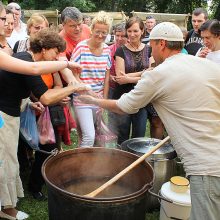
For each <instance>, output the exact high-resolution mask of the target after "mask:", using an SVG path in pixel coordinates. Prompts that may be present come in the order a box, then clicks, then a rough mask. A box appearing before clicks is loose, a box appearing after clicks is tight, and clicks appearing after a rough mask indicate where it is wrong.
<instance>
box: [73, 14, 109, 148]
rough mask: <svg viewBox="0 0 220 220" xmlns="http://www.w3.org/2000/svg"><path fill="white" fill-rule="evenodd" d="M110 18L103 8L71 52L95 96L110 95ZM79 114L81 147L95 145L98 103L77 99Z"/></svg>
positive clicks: (76, 107)
mask: <svg viewBox="0 0 220 220" xmlns="http://www.w3.org/2000/svg"><path fill="white" fill-rule="evenodd" d="M110 25H111V21H110V18H109V17H108V16H107V14H106V13H105V12H103V11H101V12H99V13H98V14H97V16H96V17H95V18H94V19H93V20H92V24H91V32H92V33H91V38H90V39H88V40H85V41H82V42H80V43H79V44H78V45H77V46H76V48H75V50H74V51H73V54H72V58H71V60H72V61H75V62H77V63H78V64H80V65H82V67H83V70H82V73H81V74H80V75H78V76H76V77H78V80H79V81H80V82H82V83H84V84H86V85H89V86H90V87H91V89H92V91H93V94H94V95H95V96H101V97H104V98H107V97H108V90H109V73H110V67H111V55H110V49H109V47H108V45H107V44H105V43H104V41H105V39H106V36H107V35H108V33H109V29H110ZM74 104H75V111H76V117H77V121H78V125H79V129H80V130H81V136H82V137H81V143H80V147H92V146H93V145H94V141H95V126H94V123H95V116H96V111H97V107H95V106H92V105H86V104H84V103H79V102H77V101H75V102H74Z"/></svg>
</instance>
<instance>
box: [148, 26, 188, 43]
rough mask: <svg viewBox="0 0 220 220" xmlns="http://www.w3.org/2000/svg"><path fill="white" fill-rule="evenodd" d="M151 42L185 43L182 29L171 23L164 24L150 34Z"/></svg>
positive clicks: (156, 27)
mask: <svg viewBox="0 0 220 220" xmlns="http://www.w3.org/2000/svg"><path fill="white" fill-rule="evenodd" d="M149 39H150V40H167V41H184V39H183V33H182V31H181V30H180V28H179V27H178V26H177V25H175V24H174V23H171V22H162V23H160V24H158V25H156V26H155V27H154V28H153V29H152V31H151V32H150V37H149Z"/></svg>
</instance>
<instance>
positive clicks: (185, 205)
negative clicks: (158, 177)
mask: <svg viewBox="0 0 220 220" xmlns="http://www.w3.org/2000/svg"><path fill="white" fill-rule="evenodd" d="M161 195H162V196H163V197H165V198H167V199H169V200H171V201H173V203H169V202H167V201H164V200H161V206H160V220H169V219H182V220H187V219H189V217H190V211H191V199H190V189H188V190H187V192H185V193H176V192H174V191H172V190H171V187H170V182H167V183H164V184H163V185H162V187H161Z"/></svg>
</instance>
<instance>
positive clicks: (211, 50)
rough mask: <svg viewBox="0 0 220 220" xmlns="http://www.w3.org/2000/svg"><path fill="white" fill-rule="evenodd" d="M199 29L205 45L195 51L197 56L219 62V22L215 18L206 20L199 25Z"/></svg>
mask: <svg viewBox="0 0 220 220" xmlns="http://www.w3.org/2000/svg"><path fill="white" fill-rule="evenodd" d="M200 31H201V37H202V38H203V42H204V44H205V47H203V48H202V49H201V50H200V51H199V52H198V53H197V56H199V57H203V58H207V59H209V60H212V61H214V62H216V63H218V64H220V22H219V21H218V20H215V19H214V20H208V21H206V22H205V23H204V24H203V25H202V26H201V27H200Z"/></svg>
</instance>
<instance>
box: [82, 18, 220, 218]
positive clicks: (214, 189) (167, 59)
mask: <svg viewBox="0 0 220 220" xmlns="http://www.w3.org/2000/svg"><path fill="white" fill-rule="evenodd" d="M150 45H151V47H152V55H153V57H154V59H155V61H156V63H157V66H156V67H155V68H154V69H153V70H150V71H145V72H144V73H143V74H142V77H141V79H140V80H139V81H138V83H137V85H136V86H135V88H134V89H133V90H131V91H130V92H129V93H127V94H124V95H123V96H121V98H120V99H119V100H105V99H98V98H94V97H92V96H86V95H83V96H81V97H80V96H79V99H80V100H82V101H83V102H86V103H91V104H96V105H98V106H100V107H102V108H106V109H109V110H111V111H114V112H117V113H121V114H122V113H128V114H134V113H136V112H137V111H138V110H139V109H140V108H143V107H144V106H146V105H147V104H148V103H149V102H151V103H152V104H153V106H154V107H155V109H156V111H157V113H158V115H159V117H160V118H161V120H162V121H163V123H164V126H165V128H166V131H167V132H168V134H169V136H170V138H171V141H172V144H173V146H174V148H175V150H176V151H177V153H178V156H179V157H180V158H181V159H182V161H183V163H184V168H185V171H186V174H187V176H188V177H189V179H190V194H191V201H192V209H191V215H190V220H208V219H219V216H220V99H219V97H220V89H219V88H220V74H219V65H218V64H216V63H214V62H212V61H210V60H208V59H202V58H199V57H195V56H191V55H185V54H181V53H180V51H181V49H182V48H183V34H182V32H181V30H180V29H179V27H178V26H176V25H175V24H172V23H170V22H163V23H160V24H158V25H156V26H155V27H154V28H153V30H152V31H151V33H150Z"/></svg>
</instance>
